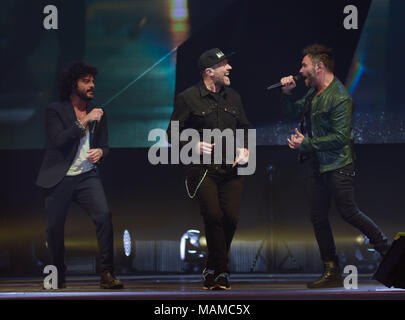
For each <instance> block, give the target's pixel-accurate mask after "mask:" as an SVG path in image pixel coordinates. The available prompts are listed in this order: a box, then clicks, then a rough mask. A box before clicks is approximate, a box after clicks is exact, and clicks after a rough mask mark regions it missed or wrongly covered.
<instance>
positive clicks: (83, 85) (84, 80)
mask: <svg viewBox="0 0 405 320" xmlns="http://www.w3.org/2000/svg"><path fill="white" fill-rule="evenodd" d="M73 92H74V93H75V94H77V95H78V96H79V97H80V98H81V99H83V100H85V101H90V100H91V99H93V98H94V92H95V90H94V77H93V76H92V75H91V74H88V75H86V76H83V77H81V78H79V79H78V80H77V84H76V88H74V90H73Z"/></svg>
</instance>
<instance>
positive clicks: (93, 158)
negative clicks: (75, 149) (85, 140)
mask: <svg viewBox="0 0 405 320" xmlns="http://www.w3.org/2000/svg"><path fill="white" fill-rule="evenodd" d="M87 154H88V156H87V157H86V160H87V161H88V162H90V163H97V162H99V161H100V159H101V157H102V156H103V150H101V149H90V150H89V151H87Z"/></svg>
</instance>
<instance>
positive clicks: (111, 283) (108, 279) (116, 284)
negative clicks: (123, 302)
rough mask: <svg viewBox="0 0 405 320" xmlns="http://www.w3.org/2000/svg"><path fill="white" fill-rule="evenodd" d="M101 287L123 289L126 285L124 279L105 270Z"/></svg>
mask: <svg viewBox="0 0 405 320" xmlns="http://www.w3.org/2000/svg"><path fill="white" fill-rule="evenodd" d="M100 288H101V289H122V288H124V285H123V284H122V281H121V280H119V279H117V278H116V277H114V275H113V274H112V273H110V272H103V273H102V274H101V279H100Z"/></svg>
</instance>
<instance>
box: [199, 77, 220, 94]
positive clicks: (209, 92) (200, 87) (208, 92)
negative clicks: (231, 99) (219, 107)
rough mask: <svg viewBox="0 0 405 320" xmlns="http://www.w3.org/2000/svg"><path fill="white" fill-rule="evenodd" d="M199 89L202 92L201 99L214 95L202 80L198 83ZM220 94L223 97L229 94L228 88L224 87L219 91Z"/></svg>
mask: <svg viewBox="0 0 405 320" xmlns="http://www.w3.org/2000/svg"><path fill="white" fill-rule="evenodd" d="M197 86H198V88H199V90H200V95H201V97H205V96H208V95H209V94H211V95H212V94H213V92H212V91H210V90H208V89H207V87H206V86H205V83H204V81H203V80H202V79H201V80H200V82H199V83H198V85H197ZM219 94H220V95H221V96H225V95H226V94H227V88H226V87H222V88H221V90H220V91H219Z"/></svg>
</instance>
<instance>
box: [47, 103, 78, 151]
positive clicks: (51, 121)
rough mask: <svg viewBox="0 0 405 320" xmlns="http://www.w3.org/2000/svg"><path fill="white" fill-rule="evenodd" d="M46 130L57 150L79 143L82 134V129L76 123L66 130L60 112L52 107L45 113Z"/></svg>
mask: <svg viewBox="0 0 405 320" xmlns="http://www.w3.org/2000/svg"><path fill="white" fill-rule="evenodd" d="M45 128H46V133H47V135H48V137H49V140H50V142H51V145H52V146H54V147H55V148H57V149H63V148H66V147H67V146H70V145H73V144H75V143H77V140H78V139H79V138H80V135H81V133H82V129H81V128H80V127H79V126H78V125H77V124H76V123H75V122H72V126H71V127H69V128H67V129H65V128H64V127H63V123H62V120H61V118H60V115H59V113H58V111H57V110H55V109H54V108H51V107H48V108H46V111H45Z"/></svg>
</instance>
